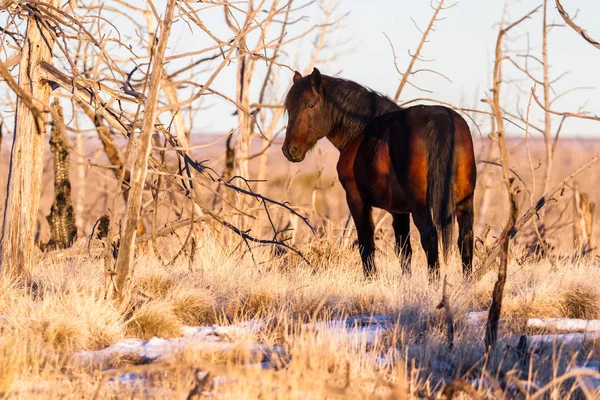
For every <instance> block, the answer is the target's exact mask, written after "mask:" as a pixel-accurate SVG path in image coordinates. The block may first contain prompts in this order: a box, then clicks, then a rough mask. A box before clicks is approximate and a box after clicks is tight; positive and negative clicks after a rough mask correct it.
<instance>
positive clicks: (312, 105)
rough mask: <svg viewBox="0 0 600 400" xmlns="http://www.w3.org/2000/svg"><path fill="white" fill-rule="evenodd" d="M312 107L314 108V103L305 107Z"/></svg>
mask: <svg viewBox="0 0 600 400" xmlns="http://www.w3.org/2000/svg"><path fill="white" fill-rule="evenodd" d="M314 106H315V104H314V103H313V104H309V105H308V106H307V108H313V107H314Z"/></svg>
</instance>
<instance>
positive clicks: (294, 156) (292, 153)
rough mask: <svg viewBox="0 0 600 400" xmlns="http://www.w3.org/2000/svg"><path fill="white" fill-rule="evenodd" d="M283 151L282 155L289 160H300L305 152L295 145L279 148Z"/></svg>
mask: <svg viewBox="0 0 600 400" xmlns="http://www.w3.org/2000/svg"><path fill="white" fill-rule="evenodd" d="M281 151H283V155H284V156H285V158H287V159H288V160H289V161H291V162H300V161H302V160H304V156H305V155H306V153H305V152H302V151H300V149H299V148H298V147H296V146H292V147H290V148H289V149H288V148H287V147H286V146H283V147H282V148H281Z"/></svg>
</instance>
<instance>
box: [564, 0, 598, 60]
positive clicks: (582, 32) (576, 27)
mask: <svg viewBox="0 0 600 400" xmlns="http://www.w3.org/2000/svg"><path fill="white" fill-rule="evenodd" d="M556 8H557V9H558V13H559V14H560V16H561V17H562V19H563V20H564V21H565V22H566V23H567V25H569V26H570V27H571V28H573V29H574V30H575V32H577V33H579V34H580V35H581V37H582V38H584V39H585V40H586V41H587V42H588V43H589V44H591V45H592V46H594V47H595V48H597V49H600V42H598V41H597V40H594V39H592V38H591V36H590V35H588V33H587V32H586V31H585V29H583V28H582V27H580V26H579V25H577V24H576V23H575V22H573V20H572V19H571V17H569V14H568V13H567V12H566V11H565V9H564V8H563V6H562V4H560V0H556Z"/></svg>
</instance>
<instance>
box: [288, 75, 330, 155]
mask: <svg viewBox="0 0 600 400" xmlns="http://www.w3.org/2000/svg"><path fill="white" fill-rule="evenodd" d="M285 109H286V111H287V112H288V116H289V119H288V125H287V130H286V132H285V141H284V142H283V147H282V151H283V154H284V155H285V157H286V158H287V159H288V160H290V161H292V162H300V161H302V160H304V157H306V153H307V152H308V151H309V150H310V149H311V148H313V146H314V145H315V144H316V143H317V141H318V140H319V139H321V138H323V137H325V136H327V135H328V134H329V132H330V131H331V118H330V116H329V115H328V114H327V111H326V109H325V95H324V90H323V82H322V78H321V73H320V72H319V70H318V69H316V68H315V69H314V70H313V72H312V74H310V76H305V77H302V75H300V73H299V72H296V73H295V74H294V84H293V85H292V87H291V89H290V92H289V93H288V95H287V97H286V99H285Z"/></svg>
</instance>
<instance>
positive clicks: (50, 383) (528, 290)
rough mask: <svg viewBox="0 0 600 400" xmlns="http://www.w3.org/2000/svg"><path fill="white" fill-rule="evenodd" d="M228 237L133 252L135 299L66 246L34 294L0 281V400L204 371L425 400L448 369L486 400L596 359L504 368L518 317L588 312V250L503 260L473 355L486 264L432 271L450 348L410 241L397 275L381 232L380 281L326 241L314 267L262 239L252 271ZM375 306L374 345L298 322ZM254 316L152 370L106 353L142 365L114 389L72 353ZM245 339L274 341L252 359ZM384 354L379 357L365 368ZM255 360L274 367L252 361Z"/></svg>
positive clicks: (147, 392)
mask: <svg viewBox="0 0 600 400" xmlns="http://www.w3.org/2000/svg"><path fill="white" fill-rule="evenodd" d="M234 245H235V244H234V243H232V244H231V246H229V247H227V246H226V247H223V246H222V245H220V244H218V241H217V240H216V238H215V237H211V236H210V235H207V236H205V237H204V238H203V239H202V240H201V241H200V243H199V246H198V249H199V250H198V254H197V255H196V262H194V263H193V264H191V265H190V264H189V263H188V262H187V260H185V259H182V260H180V261H178V262H177V263H175V264H174V265H173V266H170V267H164V266H163V265H162V264H161V263H160V262H159V261H158V260H157V259H155V258H150V257H146V256H144V255H143V254H141V255H140V258H139V259H138V261H137V265H136V273H135V283H134V287H135V289H134V292H135V293H136V295H135V296H134V297H135V301H134V302H133V303H132V305H131V307H130V308H129V309H127V310H117V309H115V308H114V307H113V306H112V305H111V304H110V303H108V302H106V301H104V299H103V297H102V296H103V293H102V291H101V288H102V281H103V277H102V271H103V270H102V262H101V261H100V260H98V259H90V258H89V257H88V256H87V255H86V252H87V250H86V249H85V244H84V243H81V242H79V243H78V244H77V246H76V247H75V248H74V249H72V250H70V251H67V252H55V253H48V254H46V255H44V257H42V258H41V260H40V262H39V265H38V267H37V268H36V269H35V270H34V275H33V282H34V284H33V288H22V287H19V285H18V284H15V283H14V282H9V281H2V282H0V286H1V287H0V300H1V301H0V315H1V317H2V318H1V319H0V332H1V333H0V338H1V339H0V367H1V368H0V391H1V392H2V393H3V395H4V396H6V397H9V398H35V397H44V398H48V399H54V398H65V397H69V398H92V397H93V395H94V393H95V392H96V390H97V388H98V387H100V392H99V397H100V398H123V397H133V398H185V397H186V396H187V394H188V393H189V392H190V390H192V388H193V387H194V385H195V384H196V383H195V382H196V381H197V380H196V378H195V376H196V375H197V373H200V372H198V369H199V370H200V371H203V372H201V373H204V371H210V372H211V374H212V377H213V378H214V377H217V376H219V378H216V379H213V378H211V379H210V380H209V382H212V383H211V384H210V385H208V386H207V387H206V388H205V391H207V392H211V393H213V394H216V395H217V396H218V398H231V399H237V398H247V399H254V398H259V397H260V398H279V399H287V398H337V397H342V398H344V397H346V398H347V397H349V398H387V397H389V396H393V395H394V393H395V394H396V395H397V396H399V397H390V398H404V397H402V396H404V395H405V394H408V395H409V396H410V397H422V396H435V395H437V394H439V393H440V392H441V390H443V387H444V385H445V383H447V382H448V380H449V379H453V378H464V379H469V380H471V381H473V382H474V384H477V382H479V383H481V386H477V390H478V391H479V392H480V393H481V394H483V395H488V396H495V395H497V394H498V392H497V391H498V390H500V389H498V388H496V387H495V386H494V385H495V384H496V382H499V383H498V384H502V385H504V383H506V382H507V379H508V378H507V376H517V375H518V378H519V379H520V380H522V381H524V382H527V381H531V382H536V384H538V385H542V386H543V385H545V384H547V383H549V382H552V381H553V380H554V379H557V378H558V377H560V376H561V375H562V374H564V373H565V371H566V370H567V368H568V367H569V366H570V365H575V364H580V363H581V362H582V360H584V359H588V358H590V359H596V358H597V350H596V347H595V345H590V346H588V347H585V348H582V349H578V350H579V352H578V353H575V352H573V351H572V350H570V349H558V348H555V349H546V350H544V351H540V352H537V353H535V354H532V355H531V356H530V359H529V363H527V365H526V367H519V363H518V362H517V361H516V359H515V356H514V354H513V353H514V352H511V351H509V350H508V349H510V348H511V346H512V347H514V346H515V341H514V340H515V339H514V338H516V337H518V335H520V334H524V333H526V331H525V329H524V321H525V320H526V318H528V317H545V316H552V317H560V316H565V317H580V318H581V317H582V318H591V317H595V316H597V315H598V307H599V305H600V289H599V288H598V287H597V285H592V284H590V283H589V277H590V276H593V274H595V271H597V268H598V265H597V263H596V261H595V259H593V258H589V259H585V260H578V261H577V262H575V263H573V262H571V261H570V260H568V259H564V260H562V261H560V260H559V261H553V260H548V261H544V260H542V261H535V262H528V261H526V262H523V263H517V262H516V261H512V262H511V263H510V265H509V277H508V283H507V287H506V290H505V293H506V295H505V300H504V308H503V313H504V315H503V316H504V318H505V319H506V320H508V321H509V322H510V323H506V324H505V325H504V326H503V331H502V333H501V337H502V338H503V341H502V343H501V345H500V346H499V350H498V352H497V354H494V355H493V356H492V357H491V358H489V359H486V357H485V354H484V351H483V341H482V338H483V331H482V330H481V328H474V327H471V326H469V325H467V324H466V323H465V314H466V313H467V312H469V311H478V310H485V309H486V308H487V307H488V306H489V302H490V293H491V288H492V286H493V281H494V279H495V278H494V274H493V273H490V274H488V275H486V276H485V277H484V278H483V279H482V280H481V281H480V282H476V283H468V282H463V280H462V277H461V270H460V268H459V262H458V260H457V259H456V257H455V258H453V260H452V262H451V263H450V264H449V265H448V266H446V267H445V268H444V271H443V273H444V274H447V276H448V282H449V283H450V284H451V286H450V289H449V293H450V303H451V305H452V309H453V312H454V318H455V322H456V337H455V347H454V349H453V350H452V351H450V350H448V348H447V345H446V339H445V332H446V327H445V318H444V316H443V315H442V314H441V312H440V311H437V310H436V308H435V306H436V305H437V303H439V300H440V296H441V288H440V285H439V284H430V283H429V282H428V279H427V275H426V267H425V265H426V263H425V258H424V254H423V253H422V252H421V251H420V250H419V251H417V252H416V254H415V259H414V261H413V271H414V272H413V274H412V276H410V277H406V276H402V274H401V272H400V267H399V263H398V261H397V260H396V258H395V256H393V251H392V247H391V244H387V242H385V241H381V240H380V241H379V245H380V251H379V252H378V254H377V261H378V263H379V268H380V274H379V275H378V276H377V277H376V278H375V279H374V280H372V281H365V280H364V279H363V277H362V272H361V271H362V269H361V267H360V260H359V257H358V256H357V254H356V250H355V249H354V248H352V247H344V246H340V245H339V244H338V241H337V240H336V238H335V237H332V236H329V237H326V238H323V239H321V241H317V242H315V243H314V244H312V245H311V246H306V247H304V248H303V250H304V251H305V253H306V255H307V257H308V258H311V259H312V260H313V261H315V262H314V264H313V267H309V266H307V265H306V264H304V263H303V262H302V261H301V260H300V259H299V258H298V257H296V256H293V255H280V256H273V254H272V253H271V252H270V251H269V249H268V248H263V249H260V248H259V249H255V251H254V258H255V261H256V264H255V263H254V261H253V260H252V257H251V255H250V254H249V253H247V252H246V253H245V254H244V255H243V256H240V255H241V254H242V253H243V252H241V251H237V252H233V251H232V250H233V249H232V247H234ZM161 251H163V252H164V253H168V252H169V251H170V250H169V248H168V247H165V248H161ZM171 251H173V250H171ZM517 256H518V254H513V256H512V257H511V259H512V260H516V259H518V257H517ZM382 314H383V315H389V316H391V317H392V319H393V321H394V323H393V326H392V327H390V328H389V329H387V330H386V331H385V332H384V333H383V334H382V335H381V336H380V337H379V338H378V339H377V341H376V342H375V343H374V344H366V343H365V342H364V341H360V340H359V341H358V342H357V341H356V340H355V339H352V338H351V337H348V336H347V335H344V334H342V333H341V332H340V331H336V330H329V331H327V330H326V331H323V330H318V329H316V330H315V329H307V328H306V327H303V326H302V324H305V323H309V322H314V321H321V320H333V319H339V318H344V317H348V316H365V315H367V316H368V315H382ZM257 318H264V319H265V320H266V321H267V323H266V324H265V328H264V329H263V330H262V331H260V332H256V333H251V332H245V333H244V334H240V335H232V336H231V337H225V338H224V340H227V341H231V342H232V343H234V346H233V347H232V348H228V349H214V348H211V347H206V346H201V345H200V344H198V343H193V342H190V343H188V344H187V345H186V346H185V348H184V349H183V350H182V351H180V352H176V353H174V354H172V355H171V356H170V358H169V360H167V362H166V363H164V364H161V365H159V366H157V365H153V364H150V365H142V366H133V365H135V364H139V363H147V362H149V361H151V360H143V359H139V357H138V358H136V357H135V356H132V355H130V356H128V355H122V357H120V358H118V359H117V358H115V359H112V360H108V361H107V363H106V364H105V365H104V368H120V371H121V372H122V373H125V372H127V371H129V370H131V369H132V368H133V369H135V368H138V369H140V368H141V372H139V373H138V374H137V375H136V376H135V377H131V380H130V381H129V382H122V381H123V378H122V379H121V380H120V381H119V380H114V379H113V380H110V379H107V380H105V381H102V372H101V371H99V370H98V369H95V368H92V367H91V366H90V365H85V363H83V364H82V363H81V362H80V361H78V360H77V358H76V357H74V356H73V355H74V354H76V353H77V352H78V351H81V350H98V349H102V348H104V347H106V346H107V345H109V344H111V343H115V342H117V341H119V340H121V339H123V338H127V337H138V338H143V339H150V338H151V337H153V336H160V337H178V336H181V334H182V333H181V329H180V328H181V327H182V326H183V325H211V324H220V325H228V324H232V323H237V322H240V321H247V320H251V319H257ZM255 344H262V345H264V346H265V348H266V349H273V348H276V349H278V350H277V351H272V350H268V351H265V352H259V353H257V352H256V347H253V345H255ZM383 356H386V357H387V360H388V363H387V364H386V365H380V364H378V361H377V359H378V357H379V358H380V357H383ZM261 362H269V363H270V365H271V366H272V367H274V368H272V369H269V370H264V369H261V368H260V367H259V365H260V363H261ZM530 365H531V370H530V367H529V366H530ZM515 379H516V378H515ZM119 382H121V383H119ZM502 382H504V383H502ZM572 387H573V380H566V381H565V382H564V384H563V385H558V386H557V388H556V390H557V392H556V393H560V396H575V395H581V393H582V392H581V390H580V389H578V390H577V391H574V392H573V393H571V394H569V391H570V390H571V388H572ZM503 390H508V389H503ZM514 390H516V391H517V392H518V389H514ZM561 398H564V397H561Z"/></svg>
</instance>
